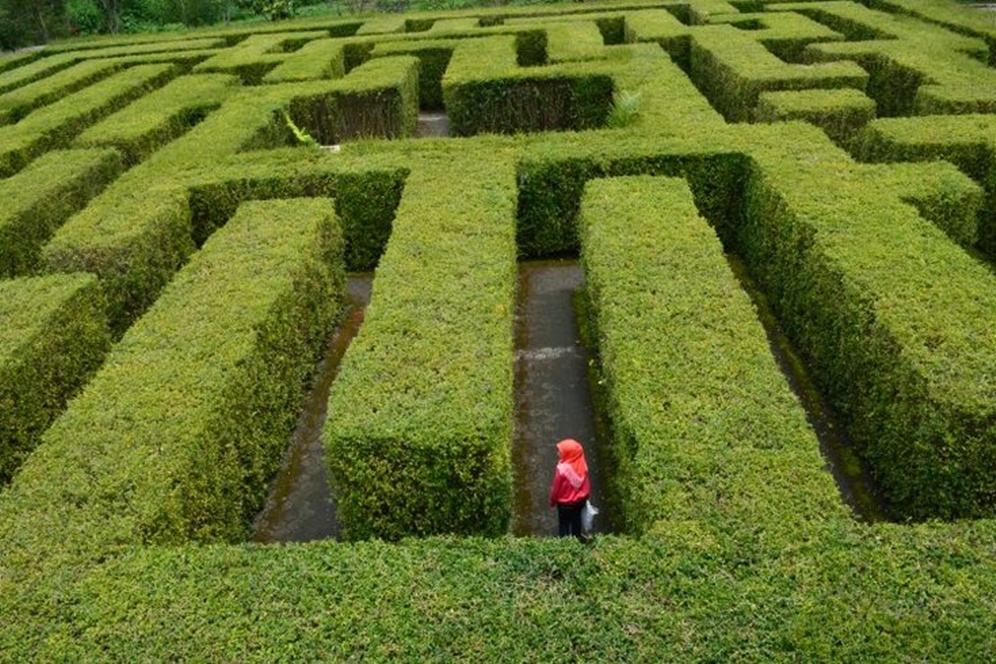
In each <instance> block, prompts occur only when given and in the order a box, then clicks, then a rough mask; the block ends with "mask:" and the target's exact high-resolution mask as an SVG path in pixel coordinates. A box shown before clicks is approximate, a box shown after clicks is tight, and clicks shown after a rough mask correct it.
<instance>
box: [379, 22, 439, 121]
mask: <svg viewBox="0 0 996 664" xmlns="http://www.w3.org/2000/svg"><path fill="white" fill-rule="evenodd" d="M456 44H457V41H455V40H445V39H433V40H421V41H417V42H382V43H379V44H376V45H375V46H374V47H373V50H372V51H371V52H370V56H371V57H384V56H395V55H414V56H416V57H418V61H419V70H418V88H419V89H418V94H419V102H418V103H419V108H421V109H425V110H441V109H442V108H443V75H444V74H445V73H446V69H447V67H448V66H449V64H450V58H451V57H452V56H453V49H454V48H455V47H456Z"/></svg>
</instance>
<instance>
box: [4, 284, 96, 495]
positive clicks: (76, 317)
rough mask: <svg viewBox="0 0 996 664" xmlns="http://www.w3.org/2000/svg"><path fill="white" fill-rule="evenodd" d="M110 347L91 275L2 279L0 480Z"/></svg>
mask: <svg viewBox="0 0 996 664" xmlns="http://www.w3.org/2000/svg"><path fill="white" fill-rule="evenodd" d="M109 347H110V335H109V334H108V331H107V317H106V314H105V313H104V302H103V296H102V295H101V293H100V287H99V285H98V284H97V280H96V279H95V278H94V277H93V276H92V275H82V274H74V275H52V276H45V277H30V278H25V279H13V280H4V281H0V485H3V484H6V483H7V482H8V481H9V480H10V478H11V477H12V476H13V474H14V472H15V471H16V470H17V468H18V467H19V466H20V465H21V462H22V461H23V460H24V459H25V458H26V457H27V456H28V454H30V453H31V451H32V450H33V449H34V448H35V446H36V445H37V444H38V440H39V438H40V437H41V435H42V432H44V431H45V429H46V428H47V427H48V425H49V424H50V423H51V422H52V420H53V419H55V417H56V416H57V415H58V414H59V413H60V412H61V411H62V410H63V409H64V408H65V405H66V402H67V401H68V400H69V398H70V397H72V396H73V395H74V394H75V393H76V392H77V391H78V390H79V389H80V388H82V387H83V385H85V384H86V382H87V381H88V380H89V379H90V377H91V376H92V375H93V374H94V372H95V371H96V370H97V368H98V367H99V366H100V364H101V362H102V361H103V359H104V354H105V353H106V352H107V350H108V348H109Z"/></svg>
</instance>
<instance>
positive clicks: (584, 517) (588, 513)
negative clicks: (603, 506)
mask: <svg viewBox="0 0 996 664" xmlns="http://www.w3.org/2000/svg"><path fill="white" fill-rule="evenodd" d="M597 514H598V508H597V507H595V506H594V505H592V504H591V501H590V500H589V501H586V502H585V504H584V509H582V510H581V527H582V528H583V529H584V531H585V532H586V533H590V532H591V529H592V527H594V525H595V515H597Z"/></svg>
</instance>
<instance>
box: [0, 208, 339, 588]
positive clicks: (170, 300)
mask: <svg viewBox="0 0 996 664" xmlns="http://www.w3.org/2000/svg"><path fill="white" fill-rule="evenodd" d="M343 293H344V272H343V269H342V240H341V236H340V233H339V228H338V224H337V222H336V219H335V213H334V210H333V208H332V205H331V203H330V202H329V201H327V200H310V199H292V200H286V201H266V202H259V203H248V204H246V205H245V206H243V208H241V209H240V212H239V214H238V215H236V217H235V218H234V219H232V221H230V222H229V224H228V225H227V226H226V227H225V228H224V229H222V230H220V231H219V232H218V233H216V234H215V235H214V236H213V237H212V238H211V240H209V241H208V243H207V244H205V246H204V248H203V249H202V250H201V251H200V252H198V254H197V255H196V256H195V257H194V258H193V259H192V260H191V261H190V263H189V264H188V265H187V266H186V267H185V268H184V269H183V270H182V271H181V272H180V273H179V274H177V276H176V278H175V279H174V280H173V281H172V283H171V284H170V286H169V287H168V288H167V289H166V291H165V292H164V293H163V294H162V296H161V297H160V298H159V299H158V300H157V301H156V304H155V305H154V306H153V307H152V309H150V310H149V312H148V313H147V314H146V315H145V316H143V317H142V318H141V319H140V320H139V321H138V322H136V324H135V325H133V326H132V327H131V328H130V329H129V330H128V333H127V334H126V335H125V337H124V338H123V339H122V340H121V341H120V342H119V343H117V344H116V345H115V346H114V348H113V350H112V352H111V354H110V355H109V356H108V359H107V361H106V364H105V367H104V368H103V370H101V371H100V372H99V373H98V374H97V375H96V377H95V378H94V379H93V380H92V382H91V383H90V385H89V387H88V388H87V389H86V390H85V391H84V392H83V394H82V395H81V396H80V397H78V398H77V399H75V400H74V401H73V402H72V404H71V405H70V407H69V409H68V410H67V411H66V412H65V413H64V414H63V415H62V416H61V417H60V418H59V419H58V420H56V422H55V424H54V425H53V426H52V428H51V429H49V430H48V431H47V432H46V433H45V435H44V436H43V438H42V442H41V444H40V445H39V446H38V448H37V449H36V450H35V452H34V453H33V454H32V455H31V456H30V457H29V458H28V460H27V461H26V462H25V464H24V465H23V466H22V469H21V471H20V472H19V473H18V475H17V476H16V477H15V479H14V481H13V483H12V484H11V486H10V489H9V490H8V491H7V492H6V493H5V494H4V495H3V496H2V499H0V513H2V515H3V518H2V519H0V524H2V525H0V535H2V537H0V561H2V566H3V568H4V570H5V575H4V576H5V579H4V581H5V582H10V583H15V582H16V581H24V582H27V581H28V580H29V579H31V578H33V576H34V575H42V576H45V575H48V574H54V575H56V576H57V577H58V576H60V575H65V576H66V577H69V578H72V577H73V576H74V575H76V574H79V573H80V572H81V571H82V570H84V569H85V568H86V566H87V565H88V564H92V563H94V562H98V561H99V560H101V559H103V558H104V557H105V556H107V555H108V554H109V553H110V552H112V551H114V550H115V549H117V548H119V547H121V546H123V545H128V544H132V545H148V544H157V543H159V544H163V543H170V544H179V543H183V542H188V541H191V540H200V541H209V540H210V541H213V540H238V539H240V538H241V537H243V536H244V535H245V533H246V529H247V519H249V518H251V516H252V515H253V514H254V513H255V511H256V510H257V509H258V508H259V507H260V505H261V503H262V501H263V498H264V496H265V492H266V481H267V479H268V478H269V476H270V475H271V474H272V473H273V472H274V471H275V469H276V467H277V465H278V463H279V461H280V458H281V456H282V454H283V447H284V446H285V445H286V441H287V438H288V436H289V434H290V431H291V430H292V428H293V424H294V421H295V419H296V416H297V408H298V405H299V402H300V399H301V396H302V394H303V390H304V387H305V380H306V379H307V378H308V376H309V374H310V372H311V371H313V368H314V366H315V363H316V359H317V355H318V353H319V352H320V350H321V349H322V348H323V347H324V346H325V344H326V343H327V340H328V335H329V333H330V332H331V329H332V327H333V326H334V325H335V322H336V318H337V316H338V315H339V313H340V310H341V306H342V304H343V302H344V295H343ZM22 592H24V593H25V594H28V595H30V589H29V588H22Z"/></svg>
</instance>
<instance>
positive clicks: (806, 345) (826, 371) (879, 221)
mask: <svg viewBox="0 0 996 664" xmlns="http://www.w3.org/2000/svg"><path fill="white" fill-rule="evenodd" d="M755 135H759V134H758V133H755ZM800 138H801V136H800ZM784 140H785V133H784V131H783V132H782V133H781V134H780V135H779V137H778V138H777V139H774V140H773V141H772V143H771V144H768V145H759V146H758V147H757V148H756V150H755V152H754V158H755V159H756V162H755V165H754V167H753V168H752V172H751V176H750V180H749V182H748V186H747V190H746V194H745V203H746V220H745V223H744V224H743V225H742V226H741V228H740V232H739V244H740V247H741V250H742V251H743V252H744V254H745V255H746V257H747V259H748V263H749V264H750V266H751V269H752V273H754V275H755V277H756V278H757V279H758V280H759V281H760V282H761V284H762V285H763V287H764V288H765V289H766V290H767V292H768V295H769V297H770V298H771V301H772V304H773V306H774V307H775V309H776V311H777V313H778V315H779V320H780V321H781V322H782V324H783V325H784V326H785V328H786V330H787V332H788V333H789V335H790V336H791V337H792V338H793V339H794V340H795V342H796V344H797V345H798V346H799V347H800V348H801V349H802V351H803V353H804V354H805V356H806V359H807V360H808V362H809V365H810V367H811V369H812V370H813V371H814V373H815V375H816V377H817V380H818V381H819V382H820V384H821V385H822V387H823V389H824V390H825V391H826V392H827V394H828V395H829V396H830V397H831V398H832V399H833V400H834V402H835V403H836V404H837V407H838V409H839V411H840V414H841V415H842V416H843V418H844V419H845V421H846V422H847V425H848V430H849V432H850V434H851V436H852V437H853V439H854V440H855V441H856V442H858V444H859V445H860V446H861V447H862V449H863V452H864V454H865V455H866V456H867V458H868V459H869V461H870V463H871V464H872V467H873V470H874V473H875V474H876V476H877V477H878V478H879V480H880V481H881V483H882V485H883V487H884V488H885V490H886V492H887V493H888V496H889V498H890V499H891V501H892V502H893V505H894V507H895V508H896V510H897V512H898V513H899V514H901V515H902V516H904V517H907V518H911V519H927V518H931V517H939V518H957V517H976V518H978V517H987V516H992V514H993V511H994V509H996V495H994V493H993V487H994V486H996V484H994V479H996V463H994V457H993V456H992V454H991V451H992V446H993V444H994V441H996V401H994V400H993V398H992V397H993V393H992V385H993V383H992V369H993V367H994V366H996V340H994V338H993V336H992V333H991V332H992V329H993V326H994V324H996V320H994V318H993V317H994V315H996V278H994V276H993V274H992V272H991V271H989V270H988V269H986V268H985V267H984V266H983V265H981V264H980V263H978V262H977V261H976V260H975V259H973V258H972V257H970V256H969V255H968V254H966V253H965V252H964V251H963V250H962V249H961V248H960V247H958V246H957V245H955V244H954V243H952V242H951V241H950V240H949V239H948V238H947V237H945V236H944V235H943V234H942V231H941V230H940V229H938V228H937V227H936V226H934V225H933V224H930V223H929V222H928V221H926V220H925V219H923V218H922V217H920V216H919V215H918V214H917V213H916V211H915V210H914V209H913V208H912V207H911V206H908V205H905V204H903V203H901V201H900V196H896V197H895V198H892V199H890V198H889V197H888V196H882V195H881V194H880V193H879V191H878V190H877V187H879V186H881V184H880V182H879V180H878V178H876V177H875V173H874V171H869V172H866V173H862V172H861V171H860V169H856V170H855V171H852V172H850V173H848V174H847V175H841V176H839V177H838V179H837V186H836V187H834V188H832V189H828V188H827V187H825V185H824V178H825V168H827V167H828V166H829V165H831V164H832V163H833V161H834V160H836V159H837V158H836V157H834V156H832V154H827V153H826V151H825V150H824V149H821V148H820V147H818V145H817V144H816V143H814V142H812V141H800V142H798V143H796V145H800V146H802V145H807V146H810V147H809V148H808V149H806V150H800V151H798V152H797V153H795V154H793V155H792V156H791V158H787V157H786V155H785V154H784V151H783V150H782V149H781V144H782V143H783V141H784ZM776 144H777V145H776ZM817 164H819V165H817ZM845 172H846V171H845Z"/></svg>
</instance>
